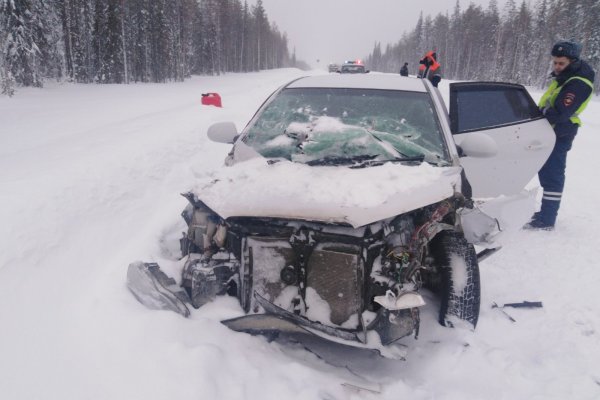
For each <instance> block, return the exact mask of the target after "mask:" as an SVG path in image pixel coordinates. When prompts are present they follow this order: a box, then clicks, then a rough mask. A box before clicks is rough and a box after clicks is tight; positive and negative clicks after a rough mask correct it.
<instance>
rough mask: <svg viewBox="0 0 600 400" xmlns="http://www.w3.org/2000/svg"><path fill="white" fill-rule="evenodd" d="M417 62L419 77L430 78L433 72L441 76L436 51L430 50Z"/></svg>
mask: <svg viewBox="0 0 600 400" xmlns="http://www.w3.org/2000/svg"><path fill="white" fill-rule="evenodd" d="M419 64H420V65H419V78H428V79H429V80H431V78H432V77H433V75H435V74H438V75H440V78H441V70H440V67H441V64H440V63H439V62H438V61H437V53H435V52H434V51H432V50H430V51H428V52H427V53H425V55H424V56H423V58H421V60H420V61H419ZM425 75H427V76H425Z"/></svg>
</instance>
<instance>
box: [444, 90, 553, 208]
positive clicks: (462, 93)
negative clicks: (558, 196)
mask: <svg viewBox="0 0 600 400" xmlns="http://www.w3.org/2000/svg"><path fill="white" fill-rule="evenodd" d="M449 114H450V127H451V131H452V135H453V137H454V141H455V142H456V144H457V145H458V146H459V147H460V146H461V143H464V144H465V147H466V145H467V143H468V142H469V138H474V136H475V135H486V136H488V137H489V138H491V139H492V141H493V142H491V141H490V142H491V143H492V144H494V143H495V146H496V147H497V151H496V154H495V155H493V156H490V155H489V154H488V155H487V156H486V157H474V156H463V157H461V159H460V160H461V165H462V166H463V168H464V169H465V173H466V176H467V179H468V180H469V182H470V184H471V186H472V189H473V196H474V197H496V196H499V195H507V196H508V195H513V194H516V193H519V192H520V191H522V190H523V188H524V187H525V186H526V185H527V183H528V182H529V181H530V180H531V179H532V178H533V177H534V176H535V175H536V173H537V172H538V171H539V169H540V168H541V167H542V165H544V163H545V162H546V160H547V159H548V156H549V155H550V153H551V152H552V148H553V147H554V142H555V140H556V138H555V135H554V131H553V129H552V126H551V125H550V124H549V123H548V121H547V120H546V118H545V117H544V116H543V115H542V114H541V112H540V111H539V109H538V107H537V105H536V104H535V102H534V101H533V99H532V98H531V96H530V95H529V93H528V92H527V90H526V89H525V87H523V86H522V85H515V84H509V83H492V82H461V83H452V84H450V113H449ZM475 139H481V137H476V138H475ZM486 140H487V138H486ZM470 141H471V142H473V141H474V140H473V139H470Z"/></svg>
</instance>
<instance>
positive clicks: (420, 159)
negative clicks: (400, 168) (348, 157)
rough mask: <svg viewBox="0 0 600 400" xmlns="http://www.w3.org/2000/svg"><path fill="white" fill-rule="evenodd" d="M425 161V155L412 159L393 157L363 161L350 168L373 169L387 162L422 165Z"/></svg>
mask: <svg viewBox="0 0 600 400" xmlns="http://www.w3.org/2000/svg"><path fill="white" fill-rule="evenodd" d="M424 159H425V155H423V154H419V155H417V156H412V157H394V158H386V159H383V160H365V161H363V162H361V163H360V164H357V165H353V166H351V167H350V168H364V167H374V166H378V165H383V164H385V163H388V162H413V163H414V162H418V163H422V162H423V160H424Z"/></svg>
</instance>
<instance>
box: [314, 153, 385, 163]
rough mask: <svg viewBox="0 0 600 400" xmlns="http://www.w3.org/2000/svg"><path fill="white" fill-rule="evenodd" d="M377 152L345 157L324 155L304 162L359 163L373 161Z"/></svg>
mask: <svg viewBox="0 0 600 400" xmlns="http://www.w3.org/2000/svg"><path fill="white" fill-rule="evenodd" d="M377 156H378V155H377V154H362V155H359V156H350V157H348V156H346V157H324V158H318V159H316V160H310V161H307V162H306V163H305V164H306V165H310V166H315V165H347V164H359V165H360V164H361V163H364V162H366V161H373V159H374V158H375V157H377Z"/></svg>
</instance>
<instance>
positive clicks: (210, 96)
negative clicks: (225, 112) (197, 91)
mask: <svg viewBox="0 0 600 400" xmlns="http://www.w3.org/2000/svg"><path fill="white" fill-rule="evenodd" d="M202 104H204V105H205V106H215V107H223V106H222V105H221V96H219V93H202Z"/></svg>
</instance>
